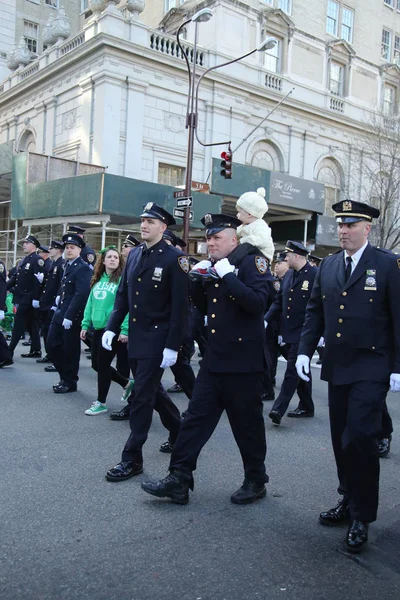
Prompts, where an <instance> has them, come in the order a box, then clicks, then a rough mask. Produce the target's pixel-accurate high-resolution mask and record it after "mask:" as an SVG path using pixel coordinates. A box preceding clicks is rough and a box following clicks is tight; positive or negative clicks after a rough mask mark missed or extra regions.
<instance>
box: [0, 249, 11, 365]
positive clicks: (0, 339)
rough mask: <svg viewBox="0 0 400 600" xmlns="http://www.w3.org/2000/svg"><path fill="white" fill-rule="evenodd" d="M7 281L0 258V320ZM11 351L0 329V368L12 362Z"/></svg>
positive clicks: (2, 313) (4, 302)
mask: <svg viewBox="0 0 400 600" xmlns="http://www.w3.org/2000/svg"><path fill="white" fill-rule="evenodd" d="M6 296H7V282H6V266H5V264H4V263H3V261H2V260H0V321H2V320H3V319H4V309H5V308H6ZM13 362H14V361H13V360H12V356H11V352H10V350H9V348H8V344H7V342H6V338H5V337H4V335H3V333H2V331H0V369H2V368H3V367H6V366H7V365H12V364H13Z"/></svg>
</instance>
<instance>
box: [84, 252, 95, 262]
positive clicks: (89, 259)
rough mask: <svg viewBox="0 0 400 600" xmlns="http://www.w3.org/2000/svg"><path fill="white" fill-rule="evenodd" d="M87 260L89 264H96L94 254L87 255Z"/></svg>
mask: <svg viewBox="0 0 400 600" xmlns="http://www.w3.org/2000/svg"><path fill="white" fill-rule="evenodd" d="M86 258H87V259H88V262H89V263H92V262H94V254H87V255H86Z"/></svg>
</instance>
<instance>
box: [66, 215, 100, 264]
mask: <svg viewBox="0 0 400 600" xmlns="http://www.w3.org/2000/svg"><path fill="white" fill-rule="evenodd" d="M85 231H86V229H84V228H83V227H80V226H79V225H68V227H67V233H75V234H76V235H79V237H80V238H82V239H84V235H83V234H84V233H85ZM96 258H97V257H96V252H95V251H94V250H93V248H92V247H91V246H89V244H86V242H85V245H84V246H83V248H82V250H81V259H82V260H84V261H85V262H87V264H88V265H89V267H90V268H91V269H92V270H93V269H94V265H95V264H96Z"/></svg>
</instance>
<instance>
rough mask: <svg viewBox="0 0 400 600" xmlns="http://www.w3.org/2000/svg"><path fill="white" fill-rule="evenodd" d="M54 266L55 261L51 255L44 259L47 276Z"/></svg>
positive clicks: (44, 269)
mask: <svg viewBox="0 0 400 600" xmlns="http://www.w3.org/2000/svg"><path fill="white" fill-rule="evenodd" d="M52 266H53V261H52V259H51V258H50V256H48V257H47V258H45V259H44V265H43V271H44V272H45V274H46V277H47V274H48V273H50V271H51V268H52Z"/></svg>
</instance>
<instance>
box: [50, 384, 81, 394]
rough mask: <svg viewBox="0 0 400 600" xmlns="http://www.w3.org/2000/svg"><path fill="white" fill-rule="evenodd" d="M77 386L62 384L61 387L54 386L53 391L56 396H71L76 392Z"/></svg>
mask: <svg viewBox="0 0 400 600" xmlns="http://www.w3.org/2000/svg"><path fill="white" fill-rule="evenodd" d="M77 389H78V388H77V386H76V384H75V385H65V384H64V383H62V384H61V385H55V386H53V391H54V393H55V394H69V393H70V392H76V391H77Z"/></svg>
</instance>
